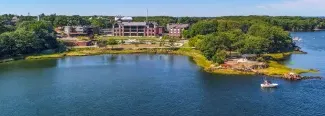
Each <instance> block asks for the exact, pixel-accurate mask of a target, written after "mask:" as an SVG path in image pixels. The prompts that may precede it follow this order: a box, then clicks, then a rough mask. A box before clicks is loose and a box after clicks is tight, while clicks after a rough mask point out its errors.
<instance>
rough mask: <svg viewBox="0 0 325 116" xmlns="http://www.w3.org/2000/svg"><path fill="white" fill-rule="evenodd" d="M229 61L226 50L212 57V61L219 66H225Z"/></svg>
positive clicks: (218, 51) (219, 51)
mask: <svg viewBox="0 0 325 116" xmlns="http://www.w3.org/2000/svg"><path fill="white" fill-rule="evenodd" d="M226 59H227V52H226V51H225V50H217V52H216V53H215V55H214V56H213V57H212V61H213V62H215V63H218V64H223V63H224V62H225V60H226Z"/></svg>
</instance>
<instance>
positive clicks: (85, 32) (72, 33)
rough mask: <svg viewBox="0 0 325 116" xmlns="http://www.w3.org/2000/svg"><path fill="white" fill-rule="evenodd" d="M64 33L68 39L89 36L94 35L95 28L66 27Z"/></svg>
mask: <svg viewBox="0 0 325 116" xmlns="http://www.w3.org/2000/svg"><path fill="white" fill-rule="evenodd" d="M64 33H65V34H66V35H68V37H76V36H89V35H92V34H93V28H92V27H90V26H65V27H64Z"/></svg>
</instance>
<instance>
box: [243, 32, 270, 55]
mask: <svg viewBox="0 0 325 116" xmlns="http://www.w3.org/2000/svg"><path fill="white" fill-rule="evenodd" d="M242 42H243V44H244V46H243V47H242V48H241V49H240V51H241V53H246V54H258V55H259V54H262V53H264V52H267V50H268V48H269V46H270V40H268V39H266V38H262V37H255V36H248V37H247V38H246V39H245V40H243V41H242Z"/></svg>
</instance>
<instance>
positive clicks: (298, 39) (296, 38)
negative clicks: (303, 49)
mask: <svg viewBox="0 0 325 116" xmlns="http://www.w3.org/2000/svg"><path fill="white" fill-rule="evenodd" d="M292 40H293V41H301V40H302V39H301V38H299V37H295V38H293V39H292Z"/></svg>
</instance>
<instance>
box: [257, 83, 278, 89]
mask: <svg viewBox="0 0 325 116" xmlns="http://www.w3.org/2000/svg"><path fill="white" fill-rule="evenodd" d="M278 86H279V84H276V83H271V84H261V87H263V88H275V87H278Z"/></svg>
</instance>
